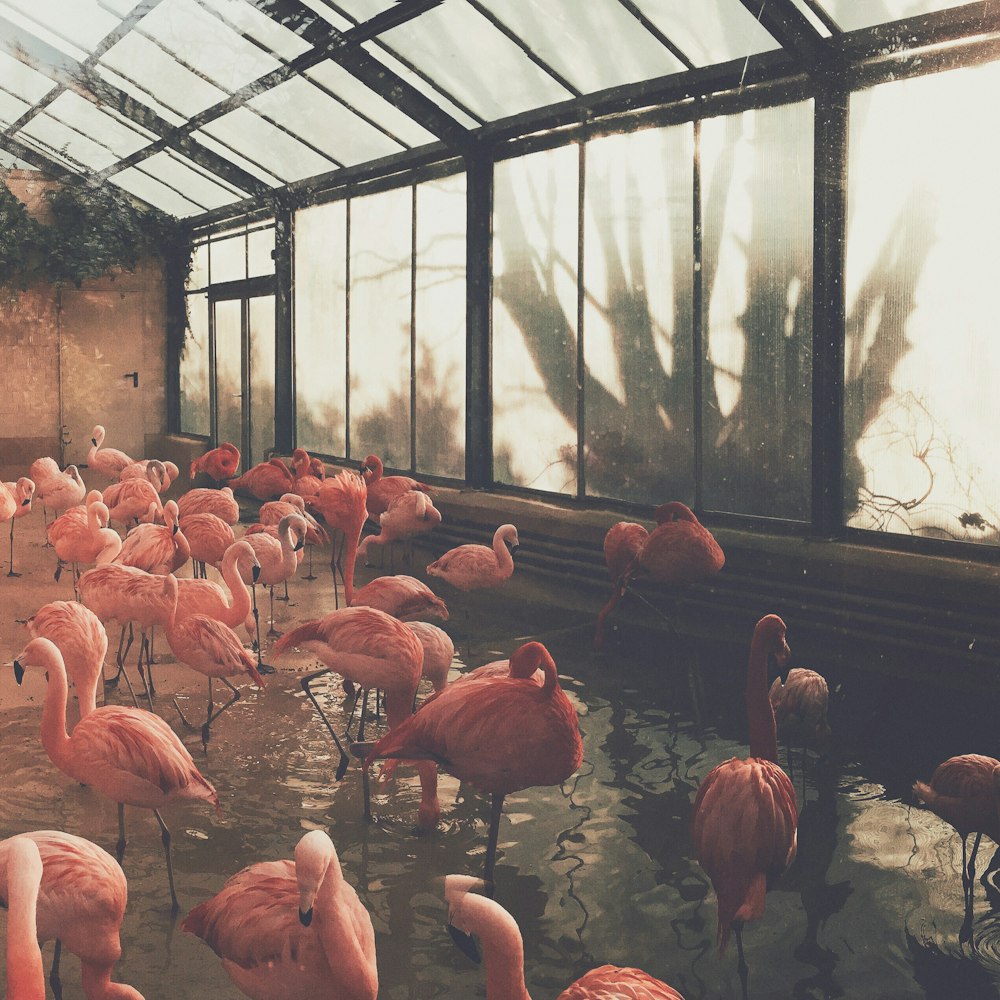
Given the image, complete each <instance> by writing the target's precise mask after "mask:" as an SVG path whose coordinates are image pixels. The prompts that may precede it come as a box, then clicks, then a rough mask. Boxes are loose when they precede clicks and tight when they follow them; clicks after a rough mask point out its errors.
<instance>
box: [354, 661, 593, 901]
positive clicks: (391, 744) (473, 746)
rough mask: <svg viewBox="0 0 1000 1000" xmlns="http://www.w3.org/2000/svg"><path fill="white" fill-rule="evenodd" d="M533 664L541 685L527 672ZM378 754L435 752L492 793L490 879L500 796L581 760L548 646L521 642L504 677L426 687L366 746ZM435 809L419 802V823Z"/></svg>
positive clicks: (557, 777) (433, 816) (445, 765)
mask: <svg viewBox="0 0 1000 1000" xmlns="http://www.w3.org/2000/svg"><path fill="white" fill-rule="evenodd" d="M539 668H541V669H542V670H543V671H544V673H545V681H544V683H543V684H542V685H541V686H539V685H538V684H536V683H535V682H534V680H533V675H534V673H535V671H536V670H537V669H539ZM386 708H387V709H388V699H387V701H386ZM382 758H402V759H404V760H418V761H419V760H422V759H423V760H427V759H430V760H433V761H435V762H436V763H437V764H438V765H439V766H440V767H441V768H442V769H443V770H445V771H447V772H448V773H449V774H453V775H454V776H455V777H456V778H458V779H459V780H461V781H467V782H469V784H471V785H473V786H474V787H475V788H478V789H479V790H480V791H482V792H486V793H488V794H489V795H491V796H492V803H491V809H490V832H489V842H488V846H487V849H486V864H485V873H484V878H485V879H486V881H487V882H488V883H491V884H492V882H493V869H494V866H495V864H496V851H497V837H498V836H499V832H500V816H501V814H502V812H503V801H504V797H505V796H507V795H509V794H510V793H511V792H519V791H521V790H523V789H525V788H533V787H534V786H536V785H559V784H561V783H562V782H564V781H565V780H566V779H567V778H568V777H569V776H570V775H571V774H573V772H574V771H576V769H577V768H578V767H579V766H580V763H581V761H582V760H583V741H582V740H581V739H580V729H579V726H578V724H577V717H576V710H575V709H574V708H573V705H572V704H571V703H570V700H569V698H567V697H566V694H565V692H564V691H563V689H562V688H561V687H560V686H559V677H558V675H557V673H556V665H555V662H554V661H553V659H552V656H551V654H550V653H549V651H548V650H547V649H546V648H545V646H543V645H542V644H541V643H540V642H527V643H525V644H524V645H523V646H521V647H519V648H518V649H517V650H516V651H515V652H514V654H513V656H511V658H510V673H509V675H508V676H507V677H492V678H482V679H479V680H470V681H467V682H463V683H455V684H450V685H448V686H447V687H446V688H444V689H443V690H442V691H440V692H438V693H437V694H434V695H431V697H430V698H428V699H427V701H425V702H424V703H423V704H422V705H421V706H420V708H419V709H417V711H416V712H414V713H413V715H412V716H410V717H409V718H407V719H405V720H404V721H402V722H401V723H400V724H399V725H397V726H396V727H395V728H390V730H389V732H388V733H387V734H386V735H385V736H383V737H382V738H381V739H380V740H379V741H378V742H377V743H376V744H375V745H374V746H373V747H372V748H371V751H370V752H369V753H368V754H367V755H366V757H365V764H364V766H365V769H366V770H367V768H368V767H369V766H370V765H371V763H372V762H373V761H375V760H380V759H382ZM433 805H434V806H437V802H436V800H435V802H434V803H433ZM439 813H440V810H439V809H437V810H432V809H431V808H430V807H429V806H428V808H425V810H424V814H423V815H422V816H421V817H420V822H421V826H424V825H428V824H429V825H433V823H434V822H436V821H437V818H438V815H439Z"/></svg>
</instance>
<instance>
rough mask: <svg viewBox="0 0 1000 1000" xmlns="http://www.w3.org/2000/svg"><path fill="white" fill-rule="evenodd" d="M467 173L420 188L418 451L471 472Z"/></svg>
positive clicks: (459, 472)
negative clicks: (467, 455) (467, 365)
mask: <svg viewBox="0 0 1000 1000" xmlns="http://www.w3.org/2000/svg"><path fill="white" fill-rule="evenodd" d="M465 217H466V204H465V175H464V174H458V175H457V176H454V177H446V178H444V179H442V180H439V181H431V182H429V183H426V184H420V185H419V186H418V187H417V285H416V303H415V310H416V347H417V381H416V385H415V391H416V396H417V398H416V413H417V435H416V437H417V455H416V466H417V469H418V470H419V471H421V472H430V473H433V474H435V475H439V476H453V477H455V478H459V479H460V478H464V476H465Z"/></svg>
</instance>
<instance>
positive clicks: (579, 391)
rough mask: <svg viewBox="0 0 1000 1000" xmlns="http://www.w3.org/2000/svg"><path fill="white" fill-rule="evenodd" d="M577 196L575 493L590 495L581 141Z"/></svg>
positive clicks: (583, 147) (584, 166)
mask: <svg viewBox="0 0 1000 1000" xmlns="http://www.w3.org/2000/svg"><path fill="white" fill-rule="evenodd" d="M577 146H578V150H579V159H578V164H577V195H576V226H577V238H576V495H577V496H578V497H584V496H586V495H587V470H586V461H585V458H584V456H585V455H586V408H585V404H586V375H587V356H586V352H585V351H584V343H583V316H584V310H585V303H586V296H585V291H584V289H585V277H586V276H585V274H584V250H585V247H584V201H585V198H586V183H587V144H586V143H585V142H582V141H581V142H579V143H578V144H577Z"/></svg>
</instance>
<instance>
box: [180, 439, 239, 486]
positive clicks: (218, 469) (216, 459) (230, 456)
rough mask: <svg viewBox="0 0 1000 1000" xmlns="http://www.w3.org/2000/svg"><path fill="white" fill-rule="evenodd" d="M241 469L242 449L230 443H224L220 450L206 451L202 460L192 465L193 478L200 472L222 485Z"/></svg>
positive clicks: (199, 459) (197, 460) (195, 461)
mask: <svg viewBox="0 0 1000 1000" xmlns="http://www.w3.org/2000/svg"><path fill="white" fill-rule="evenodd" d="M239 467H240V449H239V448H237V447H236V445H234V444H230V443H229V442H228V441H223V442H222V444H220V445H219V447H218V448H213V449H212V450H211V451H206V452H205V454H204V455H202V456H201V457H200V458H196V459H195V460H194V461H193V462H192V463H191V478H192V479H194V477H195V476H196V475H198V473H199V472H204V473H205V475H206V476H208V477H209V479H214V480H215V481H216V482H217V483H221V482H222V481H223V480H225V479H232V478H233V476H235V475H236V471H237V469H239Z"/></svg>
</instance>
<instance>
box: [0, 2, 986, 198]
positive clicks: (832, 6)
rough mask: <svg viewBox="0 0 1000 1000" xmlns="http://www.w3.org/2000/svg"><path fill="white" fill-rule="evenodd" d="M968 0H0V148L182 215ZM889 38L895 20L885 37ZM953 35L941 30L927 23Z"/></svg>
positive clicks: (355, 171)
mask: <svg viewBox="0 0 1000 1000" xmlns="http://www.w3.org/2000/svg"><path fill="white" fill-rule="evenodd" d="M963 6H966V7H967V9H966V11H965V12H964V13H962V12H960V13H959V14H957V15H954V16H952V14H951V13H950V12H951V11H953V9H954V8H959V7H963ZM971 8H972V5H963V4H962V3H960V2H959V0H879V2H875V0H767V2H766V3H763V2H760V0H754V2H750V0H0V151H2V152H3V155H2V157H0V166H3V167H6V166H9V165H10V164H21V165H24V164H28V165H30V166H32V167H34V168H41V169H45V168H46V167H51V168H53V169H54V170H55V172H56V173H59V174H61V175H65V174H67V173H68V174H77V175H79V176H80V179H81V180H87V179H89V178H90V177H91V176H93V175H95V174H96V175H97V178H96V181H95V182H96V183H101V182H103V181H106V180H108V181H111V182H113V183H115V184H117V185H119V186H120V187H121V188H123V189H124V190H126V191H128V192H130V193H131V194H132V195H133V196H134V197H136V198H138V199H140V200H143V201H146V202H148V203H149V204H151V205H155V206H156V207H158V208H161V209H162V210H163V211H165V212H168V213H170V214H173V215H177V216H183V217H196V216H199V215H201V214H203V213H206V212H212V211H216V210H217V211H220V212H221V211H227V209H226V206H230V205H236V204H237V203H242V202H246V206H244V205H240V206H239V208H240V209H242V208H243V207H250V206H252V205H253V204H254V199H258V198H260V197H261V196H262V195H266V194H267V193H268V192H270V191H272V190H274V189H275V188H280V187H281V186H283V185H285V184H289V183H292V182H295V181H300V180H304V179H308V178H312V177H316V176H319V175H322V176H323V177H324V178H326V177H333V178H336V176H337V174H338V172H339V171H341V170H344V169H348V170H350V171H351V176H363V170H364V165H365V164H366V163H369V162H372V161H381V160H384V159H385V158H390V160H391V162H392V163H393V165H395V164H396V163H397V162H399V163H400V164H404V165H405V163H406V162H408V161H409V157H408V153H409V151H410V150H414V151H418V152H419V150H420V149H421V147H425V146H428V145H430V144H432V143H436V142H439V143H441V144H442V146H443V147H444V150H445V152H444V154H443V155H461V154H463V153H465V152H467V151H468V150H469V149H470V148H472V147H471V145H470V144H471V142H472V140H473V139H474V138H475V136H476V133H477V132H479V131H481V130H484V129H485V130H495V131H496V130H500V131H499V134H502V135H518V134H528V133H530V132H534V131H538V130H539V128H542V129H544V128H546V127H549V126H548V125H547V124H546V121H547V119H548V120H549V121H551V122H553V123H555V118H554V116H553V114H552V113H553V112H554V110H555V109H556V108H559V107H560V106H563V107H570V108H571V109H572V111H571V113H572V114H573V115H577V114H578V115H579V116H580V120H584V119H585V118H587V117H589V116H592V115H597V116H599V115H600V114H602V113H604V114H606V113H607V109H608V108H609V107H610V106H611V103H610V102H612V101H614V102H615V104H614V107H615V108H620V107H623V106H627V104H623V103H622V97H623V96H624V97H625V99H626V101H627V100H628V98H629V97H630V95H631V94H637V95H639V96H638V97H637V98H636V104H635V107H637V108H641V107H644V106H648V105H649V104H650V103H655V101H656V100H657V97H656V95H657V94H664V95H669V93H670V91H669V88H670V87H672V86H674V81H675V80H676V81H678V82H682V81H683V74H685V73H687V72H689V71H691V70H697V69H700V68H702V67H712V66H716V65H719V64H725V63H731V62H738V61H739V60H746V59H752V58H753V57H756V56H758V55H761V54H764V53H769V52H774V51H776V50H780V49H782V42H784V45H785V46H787V51H786V53H785V59H784V61H783V62H781V64H780V65H781V67H784V69H783V70H782V71H783V72H785V73H787V72H788V71H789V69H791V70H792V71H797V72H801V71H805V72H809V71H810V70H811V69H812V64H811V63H810V61H809V58H810V57H809V56H804V55H803V54H802V53H808V52H813V53H814V52H816V51H817V50H816V46H817V45H832V44H834V43H835V42H836V41H837V37H836V36H838V35H840V34H841V33H842V32H847V31H860V32H862V33H864V32H865V31H869V30H870V29H872V28H877V27H878V26H879V25H880V24H883V23H886V22H890V21H895V20H900V19H905V18H910V17H918V16H923V15H935V16H936V18H937V20H938V21H940V23H941V25H942V27H943V28H944V29H948V30H952V31H953V30H954V29H953V28H950V27H949V25H950V23H951V22H954V23H955V24H957V25H961V23H962V21H961V20H960V19H961V18H965V19H967V20H969V21H970V23H971V22H972V19H970V18H968V10H970V9H971ZM949 18H950V21H949ZM933 23H934V22H933V21H932V26H933ZM991 23H992V22H991ZM968 30H969V31H970V32H971V31H972V30H974V29H973V28H970V29H968ZM772 32H773V34H772ZM809 36H812V37H809ZM905 37H907V36H906V33H905V32H897V38H896V40H895V41H894V43H893V44H894V45H898V44H900V42H899V39H901V38H905ZM920 38H921V41H920V42H919V44H921V45H924V44H926V34H921V35H920ZM950 40H951V36H949V35H948V34H947V31H945V32H944V33H943V34H942V42H943V43H947V42H949V41H950ZM840 51H843V49H838V52H840ZM873 51H874V47H873ZM761 65H762V66H765V67H767V66H771V65H772V62H771V61H762V62H761ZM707 78H708V77H706V79H707ZM646 81H657V82H656V83H655V84H654V85H652V89H651V87H650V85H647V84H646ZM644 85H645V90H641V89H640V88H642V87H643V86H644ZM630 88H631V90H630ZM677 90H678V92H680V87H678V88H677ZM660 99H661V100H663V99H669V97H668V96H665V97H661V98H660ZM568 102H576V103H575V104H568ZM602 102H603V103H602ZM602 108H603V109H604V110H603V111H602V110H601V109H602ZM435 155H437V154H435ZM393 158H398V159H393ZM359 172H360V173H359ZM231 214H232V213H231ZM221 217H222V216H220V218H221Z"/></svg>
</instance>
